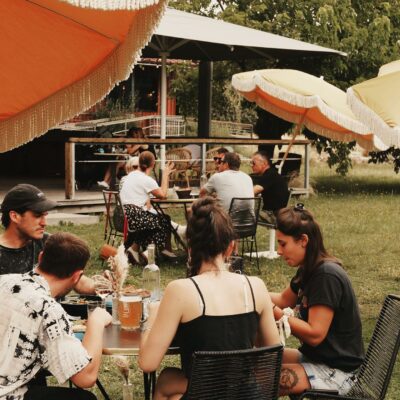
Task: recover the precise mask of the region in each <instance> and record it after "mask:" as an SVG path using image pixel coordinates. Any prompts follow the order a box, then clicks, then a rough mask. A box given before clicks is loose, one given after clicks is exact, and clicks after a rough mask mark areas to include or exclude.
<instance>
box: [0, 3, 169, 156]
mask: <svg viewBox="0 0 400 400" xmlns="http://www.w3.org/2000/svg"><path fill="white" fill-rule="evenodd" d="M166 6H167V0H159V1H158V4H157V5H153V6H151V7H148V8H146V9H142V10H140V11H137V12H138V13H139V14H138V15H137V16H136V18H134V23H133V24H132V26H131V28H130V30H129V32H128V34H127V37H126V40H125V41H124V42H123V43H122V44H121V45H120V46H119V47H117V48H116V49H115V51H114V54H113V55H112V56H110V57H109V58H107V59H106V61H105V62H104V63H103V64H102V65H100V66H99V67H98V68H96V69H95V70H94V71H92V72H91V73H89V74H88V75H87V76H86V77H84V78H82V79H81V80H80V81H77V82H75V83H74V84H73V85H71V86H68V87H66V88H64V89H61V90H59V91H58V92H57V93H54V94H53V95H51V96H49V97H48V98H47V99H44V100H43V101H41V102H40V103H39V104H36V105H34V106H32V107H31V108H29V109H27V110H24V111H22V112H21V113H19V114H17V115H15V116H13V117H12V118H9V119H6V120H3V121H0V137H1V138H2V140H1V142H0V153H4V152H6V151H9V150H12V149H14V148H16V147H19V146H21V145H23V144H25V143H28V142H30V141H31V140H33V139H35V138H36V137H39V136H41V135H43V134H45V133H46V132H47V131H48V130H49V129H52V128H54V127H56V126H57V125H58V124H60V123H62V122H63V121H66V120H69V119H71V118H73V117H74V116H76V115H78V114H81V113H83V112H84V111H86V110H87V109H88V108H90V107H92V106H93V105H94V104H96V103H98V102H99V101H101V100H102V99H103V98H104V97H106V95H107V94H108V93H109V92H110V90H111V89H112V88H113V87H114V86H116V85H117V84H118V83H119V82H121V81H123V80H125V79H127V77H129V75H130V73H131V72H132V70H133V67H134V65H135V63H136V61H137V60H138V59H139V58H140V56H141V51H142V48H143V47H144V46H145V45H146V44H147V43H148V42H149V41H150V39H151V35H152V33H153V32H154V30H155V29H156V27H157V25H158V24H159V22H160V20H161V17H162V15H163V14H164V12H165V9H166Z"/></svg>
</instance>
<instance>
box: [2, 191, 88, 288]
mask: <svg viewBox="0 0 400 400" xmlns="http://www.w3.org/2000/svg"><path fill="white" fill-rule="evenodd" d="M56 205H57V203H56V202H54V201H52V200H49V199H47V198H46V196H45V195H44V193H43V192H42V191H41V190H39V189H38V188H37V187H36V186H33V185H29V184H27V183H21V184H19V185H17V186H14V187H13V188H12V189H11V190H9V191H8V192H7V194H6V195H5V197H4V199H3V203H2V204H1V212H2V216H1V222H2V224H3V226H4V228H5V231H4V232H3V234H2V235H0V275H3V274H10V273H25V272H29V271H31V270H32V269H33V268H34V266H35V265H36V263H37V262H38V256H39V253H40V252H41V251H42V250H43V247H44V244H45V242H46V239H47V238H48V237H49V234H47V233H45V228H46V225H47V222H46V216H47V214H48V211H50V210H52V209H53V208H55V207H56ZM75 290H76V291H77V292H79V293H94V286H93V281H92V280H91V279H89V278H87V277H82V279H80V280H79V282H78V285H77V287H76V288H75Z"/></svg>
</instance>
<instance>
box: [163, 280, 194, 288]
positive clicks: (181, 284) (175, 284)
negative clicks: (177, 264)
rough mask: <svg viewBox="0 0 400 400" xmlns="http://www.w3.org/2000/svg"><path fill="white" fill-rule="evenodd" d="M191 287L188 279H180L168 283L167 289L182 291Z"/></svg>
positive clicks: (191, 284)
mask: <svg viewBox="0 0 400 400" xmlns="http://www.w3.org/2000/svg"><path fill="white" fill-rule="evenodd" d="M191 286H193V283H192V282H191V281H190V279H189V278H181V279H175V280H174V281H171V282H169V283H168V285H167V288H169V290H178V289H179V290H182V289H187V288H190V287H191Z"/></svg>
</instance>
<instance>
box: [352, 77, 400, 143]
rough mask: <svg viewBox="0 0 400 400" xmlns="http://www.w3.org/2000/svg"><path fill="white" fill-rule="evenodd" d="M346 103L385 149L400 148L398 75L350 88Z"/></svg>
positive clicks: (374, 79)
mask: <svg viewBox="0 0 400 400" xmlns="http://www.w3.org/2000/svg"><path fill="white" fill-rule="evenodd" d="M347 99H348V102H349V105H350V108H351V109H352V111H353V112H354V114H355V115H356V116H357V117H358V118H359V119H360V120H362V121H363V122H364V124H365V125H367V126H368V127H369V129H370V130H371V132H373V133H374V134H375V135H376V136H378V137H379V138H380V139H381V140H382V142H383V143H384V144H385V145H386V146H389V147H390V146H395V147H400V71H398V72H392V73H388V74H385V75H381V76H378V77H376V78H373V79H369V80H367V81H364V82H361V83H359V84H357V85H354V86H352V87H351V88H349V89H348V90H347Z"/></svg>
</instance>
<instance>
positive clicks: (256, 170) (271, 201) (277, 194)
mask: <svg viewBox="0 0 400 400" xmlns="http://www.w3.org/2000/svg"><path fill="white" fill-rule="evenodd" d="M250 164H251V168H252V170H253V174H254V175H256V179H255V185H254V195H258V194H260V193H261V196H262V198H263V207H262V210H261V212H260V219H261V220H262V221H264V222H267V223H269V224H275V215H276V213H277V212H278V210H280V209H281V208H284V207H286V206H287V202H288V199H289V189H288V185H287V182H286V180H285V178H284V177H283V176H281V175H279V173H278V171H277V170H276V168H275V167H274V166H273V165H272V164H271V160H270V158H269V157H268V155H267V154H266V153H265V152H263V151H257V152H256V153H254V154H253V156H252V157H251V162H250Z"/></svg>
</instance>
